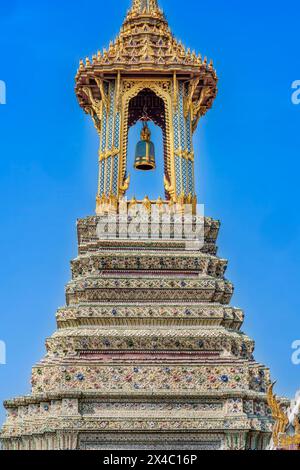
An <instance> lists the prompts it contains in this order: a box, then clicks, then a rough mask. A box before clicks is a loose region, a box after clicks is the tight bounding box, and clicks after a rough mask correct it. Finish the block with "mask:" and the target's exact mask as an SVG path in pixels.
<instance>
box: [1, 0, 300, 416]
mask: <svg viewBox="0 0 300 470" xmlns="http://www.w3.org/2000/svg"><path fill="white" fill-rule="evenodd" d="M128 3H129V1H128V2H127V1H126V0H124V1H122V2H120V0H110V2H104V1H103V0H89V2H88V3H85V2H82V1H79V0H72V1H71V0H64V1H63V2H62V1H59V0H41V1H39V2H36V1H33V0H27V1H25V0H20V1H18V0H15V1H14V0H11V1H10V2H4V1H2V2H1V4H0V51H1V61H0V80H4V81H5V82H6V84H7V105H6V106H0V155H1V158H0V191H1V197H0V208H1V225H2V227H1V231H0V243H1V271H0V276H1V284H0V285H1V322H0V340H4V341H5V342H6V344H7V365H6V366H0V401H2V400H3V399H4V398H8V397H13V396H16V395H23V394H26V393H29V377H30V369H31V366H32V365H33V364H34V363H36V362H37V361H38V360H39V359H40V358H41V357H42V356H43V355H44V351H45V349H44V340H45V338H46V337H47V336H49V335H51V334H52V332H53V331H54V330H55V311H56V309H57V307H59V306H61V305H63V304H64V285H65V283H66V282H67V281H68V280H69V278H70V268H69V261H70V260H71V259H72V258H73V257H75V256H76V226H75V221H76V219H77V218H78V217H84V216H86V215H89V214H93V211H94V202H95V192H96V180H97V146H98V144H97V136H96V132H95V130H94V128H93V126H92V124H91V122H90V120H89V119H88V117H86V116H85V115H84V114H83V112H82V111H81V109H80V108H79V106H78V105H77V101H76V98H75V95H74V92H73V88H74V76H75V73H76V70H77V66H78V62H79V59H80V58H82V57H85V56H86V55H91V54H92V53H94V52H95V51H96V50H97V49H98V48H101V47H105V46H107V44H108V42H109V40H110V39H111V38H113V37H114V36H115V35H116V34H117V32H118V30H119V26H120V25H121V22H122V19H123V15H124V13H125V11H126V8H127V6H128ZM160 3H161V6H163V8H164V9H165V11H166V12H167V16H168V19H169V22H170V25H171V27H172V29H173V32H174V33H175V34H176V36H177V37H178V38H181V39H182V40H183V41H184V43H185V44H186V45H187V46H189V47H191V48H192V49H196V50H197V51H199V52H201V53H202V54H203V55H207V56H208V57H209V58H213V59H214V63H215V66H216V68H217V71H218V75H219V79H220V82H219V95H218V98H217V100H216V102H215V105H214V108H213V110H212V111H210V112H209V113H208V114H207V116H206V117H205V118H204V119H203V120H202V121H201V122H200V125H199V129H198V131H197V133H196V135H195V151H196V176H197V191H198V195H199V201H200V202H201V203H204V204H205V206H206V214H207V215H209V216H212V217H215V218H219V219H221V221H222V229H221V233H220V238H219V247H220V251H219V253H220V255H221V256H222V257H226V258H228V259H229V269H228V272H227V277H228V278H229V279H230V280H232V281H233V282H234V284H235V287H236V290H235V294H234V298H233V304H234V305H236V306H240V307H242V308H243V309H245V312H246V322H245V326H244V331H245V332H247V333H248V334H249V335H250V336H252V337H254V339H255V340H256V344H257V347H256V358H257V360H259V361H261V362H264V363H266V364H267V365H268V366H270V368H271V370H272V376H273V378H274V379H277V380H278V386H277V391H278V393H280V394H287V395H290V396H292V395H294V393H295V392H296V390H297V389H299V388H300V378H299V372H300V366H298V367H296V366H295V365H292V363H291V354H292V350H291V343H292V342H293V341H294V340H296V339H300V318H299V313H300V300H299V299H300V296H299V291H300V286H299V263H300V252H299V244H300V222H299V205H300V204H299V203H300V196H299V171H300V162H299V149H300V143H299V126H300V105H299V106H295V105H293V104H292V102H291V94H292V90H291V84H292V82H293V81H294V80H297V79H300V56H299V50H298V43H299V10H300V7H299V3H298V2H296V1H290V2H287V3H285V4H283V5H282V3H281V2H270V1H265V2H262V1H258V0H252V1H251V2H250V1H243V2H241V1H240V0H231V1H228V0H226V1H225V0H215V1H214V2H202V1H196V0H185V1H184V2H181V1H175V0H161V1H160ZM154 137H155V136H154ZM133 140H134V139H133V138H132V139H131V142H132V143H131V146H130V148H131V149H133ZM157 149H158V158H159V152H160V147H159V145H158V147H157ZM159 185H160V180H159V181H158V179H157V180H155V182H153V176H152V179H151V180H149V183H147V182H146V183H145V186H146V191H147V192H148V194H149V196H152V195H153V196H158V194H157V193H156V190H157V188H158V186H159ZM3 417H4V414H3V412H2V411H1V412H0V420H2V419H3Z"/></svg>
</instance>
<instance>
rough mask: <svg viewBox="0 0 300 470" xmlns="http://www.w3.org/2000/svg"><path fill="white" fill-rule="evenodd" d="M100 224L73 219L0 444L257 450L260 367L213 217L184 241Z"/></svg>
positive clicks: (263, 431) (266, 424)
mask: <svg viewBox="0 0 300 470" xmlns="http://www.w3.org/2000/svg"><path fill="white" fill-rule="evenodd" d="M99 223H100V225H101V223H102V218H101V217H90V218H87V219H84V220H80V221H79V222H78V241H79V255H78V258H77V259H75V260H74V261H73V262H72V281H71V282H70V283H69V284H68V285H67V288H66V298H67V305H66V307H64V308H61V309H59V310H58V313H57V324H58V331H57V332H56V333H54V334H53V336H52V337H51V338H49V339H48V340H47V343H46V345H47V355H46V357H45V358H44V359H43V360H42V361H41V362H40V363H39V364H38V365H37V366H35V367H34V368H33V372H32V394H31V395H30V396H27V397H23V398H19V399H15V400H12V401H7V402H6V403H5V407H6V409H7V421H6V423H5V425H4V427H3V432H2V436H1V439H2V444H3V447H4V449H16V450H17V449H31V450H39V449H45V450H46V449H143V448H145V449H191V450H193V449H239V450H242V449H247V448H253V449H264V448H266V446H267V445H268V442H269V439H270V435H271V427H272V420H271V416H270V410H269V409H268V406H267V402H266V389H267V386H268V384H269V382H270V377H269V371H268V369H266V368H265V367H264V366H262V365H260V364H258V363H257V362H256V361H255V360H254V359H253V350H254V343H253V341H252V340H251V339H249V338H248V337H247V336H246V335H244V334H243V333H241V331H240V328H241V326H242V323H243V319H244V317H243V313H242V311H241V310H240V309H236V308H233V307H230V306H229V303H230V300H231V297H232V293H233V286H232V284H231V283H230V282H228V281H227V280H226V279H225V278H224V273H225V270H226V266H227V262H226V261H225V260H223V259H220V258H218V257H217V256H216V252H217V248H216V239H217V235H218V231H219V223H218V222H216V221H214V220H212V219H205V224H204V243H203V244H202V246H201V247H199V246H196V245H194V247H193V246H189V248H188V249H187V246H186V240H185V239H184V238H183V236H181V235H180V231H179V232H178V231H177V232H176V233H177V234H176V238H172V239H168V240H167V239H163V238H162V235H161V233H162V232H161V231H160V232H159V233H160V235H158V237H157V239H154V240H153V239H152V240H148V239H143V238H142V239H138V237H136V239H125V238H123V239H122V238H118V237H116V236H111V237H109V238H108V239H104V238H102V239H99V238H98V236H97V230H96V229H97V224H99ZM103 224H105V221H104V220H103ZM174 233H175V232H174V231H172V236H173V237H174ZM178 233H179V234H178ZM141 236H143V237H144V236H145V233H144V235H141Z"/></svg>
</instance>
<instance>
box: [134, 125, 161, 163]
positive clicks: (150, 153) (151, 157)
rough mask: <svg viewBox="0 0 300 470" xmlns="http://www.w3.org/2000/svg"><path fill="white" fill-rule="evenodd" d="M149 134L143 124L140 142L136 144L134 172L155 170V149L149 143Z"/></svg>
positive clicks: (148, 130) (151, 143)
mask: <svg viewBox="0 0 300 470" xmlns="http://www.w3.org/2000/svg"><path fill="white" fill-rule="evenodd" d="M150 139H151V132H150V129H149V127H148V125H147V123H146V122H145V123H144V125H143V129H142V132H141V140H140V141H139V142H138V143H137V146H136V150H135V163H134V168H135V169H136V170H142V171H150V170H155V168H156V164H155V147H154V144H153V142H151V140H150Z"/></svg>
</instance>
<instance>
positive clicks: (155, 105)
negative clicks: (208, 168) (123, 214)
mask: <svg viewBox="0 0 300 470" xmlns="http://www.w3.org/2000/svg"><path fill="white" fill-rule="evenodd" d="M165 116H166V114H165V104H164V101H163V99H162V98H160V97H159V96H157V95H156V94H155V93H154V92H153V91H152V90H150V89H148V88H145V89H143V90H141V91H140V92H139V93H138V94H137V95H136V96H135V97H133V98H131V100H130V101H129V107H128V130H129V131H128V146H127V172H128V173H130V175H131V184H130V188H131V187H132V188H135V190H132V191H131V190H130V188H129V191H128V194H127V196H128V198H129V199H130V198H131V197H133V196H134V197H136V198H137V199H143V198H144V197H145V196H146V195H148V196H149V198H150V199H153V200H156V199H157V198H158V197H159V196H161V197H163V195H164V183H163V181H164V174H165V165H166V145H165V136H166V118H165ZM146 117H147V119H148V127H149V129H150V131H151V141H152V142H153V143H154V145H155V153H156V169H155V170H154V171H139V170H136V169H135V168H134V162H135V149H136V144H137V143H138V142H139V141H140V139H141V130H142V127H143V119H145V118H146ZM137 188H140V189H137ZM137 191H138V192H137Z"/></svg>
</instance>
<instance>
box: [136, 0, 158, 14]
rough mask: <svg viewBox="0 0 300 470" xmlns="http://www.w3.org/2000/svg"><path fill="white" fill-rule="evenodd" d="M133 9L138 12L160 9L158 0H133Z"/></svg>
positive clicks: (151, 11)
mask: <svg viewBox="0 0 300 470" xmlns="http://www.w3.org/2000/svg"><path fill="white" fill-rule="evenodd" d="M132 10H133V11H134V12H136V13H143V12H149V13H153V12H155V11H157V10H158V4H157V0H132Z"/></svg>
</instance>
